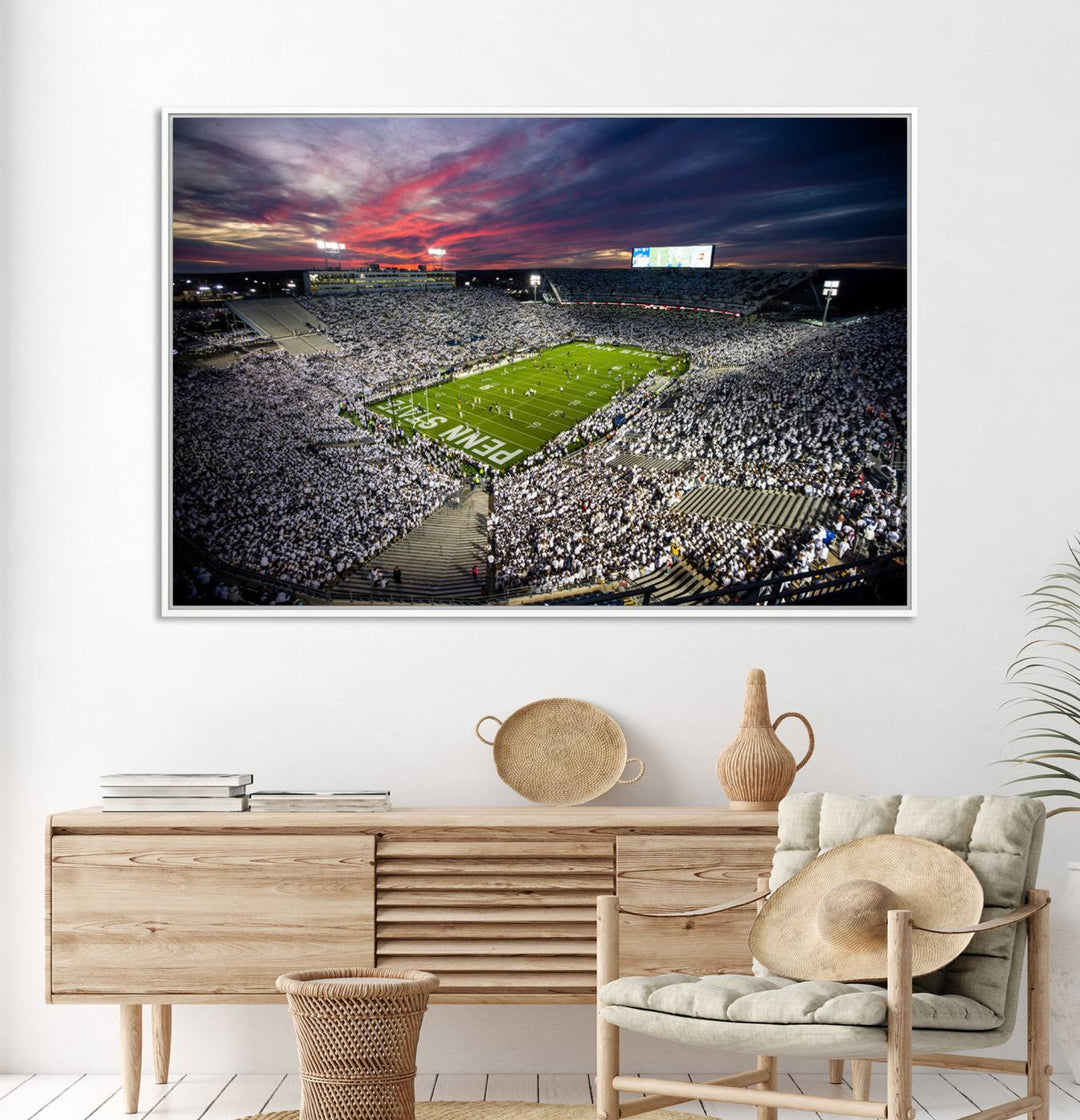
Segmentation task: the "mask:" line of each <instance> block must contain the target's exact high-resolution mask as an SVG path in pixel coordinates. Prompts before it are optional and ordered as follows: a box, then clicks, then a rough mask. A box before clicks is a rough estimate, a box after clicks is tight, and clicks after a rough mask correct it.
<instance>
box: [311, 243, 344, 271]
mask: <svg viewBox="0 0 1080 1120" xmlns="http://www.w3.org/2000/svg"><path fill="white" fill-rule="evenodd" d="M315 248H316V249H319V250H321V252H322V255H323V265H324V266H325V267H326V268H329V267H330V261H331V259H334V260H336V261H337V263H338V268H340V267H341V254H342V253H344V252H345V243H344V242H343V241H323V239H322V238H321V237H320V238H318V239H317V240H316V242H315Z"/></svg>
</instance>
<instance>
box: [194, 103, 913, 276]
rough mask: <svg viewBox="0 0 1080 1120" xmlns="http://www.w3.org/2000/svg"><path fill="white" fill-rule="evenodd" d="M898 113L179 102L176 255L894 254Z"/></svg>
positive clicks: (532, 261)
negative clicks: (205, 112)
mask: <svg viewBox="0 0 1080 1120" xmlns="http://www.w3.org/2000/svg"><path fill="white" fill-rule="evenodd" d="M906 221H907V146H906V122H905V121H903V120H901V119H897V118H891V119H890V118H865V117H864V118H833V119H825V118H775V117H758V118H753V117H742V118H736V117H728V118H647V117H644V118H643V117H634V118H565V117H564V118H558V117H535V118H528V117H516V118H507V117H487V118H485V117H472V118H470V117H398V118H394V117H181V118H176V119H175V120H174V124H173V247H174V249H173V251H174V264H175V267H177V268H186V269H191V270H194V269H199V270H205V271H210V270H228V269H247V268H250V269H282V268H309V267H317V266H318V265H320V264H321V263H322V259H323V258H322V254H321V253H320V251H319V250H318V249H316V247H315V244H314V242H315V239H316V238H323V239H329V240H335V241H343V242H344V243H345V244H346V246H347V250H346V253H345V256H344V260H345V262H346V263H361V264H367V263H370V262H372V261H378V262H380V263H382V264H385V265H410V266H411V265H416V264H418V263H421V262H424V261H428V260H430V258H429V257H428V256H427V250H428V248H429V247H431V246H438V247H441V248H444V249H446V250H447V254H446V257H445V258H444V263H445V266H446V267H448V268H475V269H479V268H512V267H520V268H525V267H540V266H555V265H563V266H578V267H628V266H629V263H630V250H631V248H632V247H633V246H634V245H691V244H708V243H713V244H715V245H716V257H715V263H717V264H740V265H796V264H797V265H832V266H839V265H903V264H905V263H906V259H907V238H906Z"/></svg>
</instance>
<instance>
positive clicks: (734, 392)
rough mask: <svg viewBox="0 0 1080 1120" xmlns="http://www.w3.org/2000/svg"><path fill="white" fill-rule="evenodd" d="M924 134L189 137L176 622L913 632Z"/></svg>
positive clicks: (436, 127)
mask: <svg viewBox="0 0 1080 1120" xmlns="http://www.w3.org/2000/svg"><path fill="white" fill-rule="evenodd" d="M913 123H914V122H913V118H912V114H911V113H910V112H908V111H896V110H860V111H844V112H791V113H783V114H781V113H777V112H775V111H771V112H769V113H756V112H748V111H740V112H739V113H732V114H723V113H699V114H683V115H671V116H669V115H643V114H641V113H638V114H635V115H626V114H611V113H607V114H600V113H574V114H565V115H557V116H556V115H549V114H542V113H533V112H521V111H517V112H514V113H507V114H505V115H491V114H484V115H481V114H468V113H458V114H452V115H451V114H426V115H375V114H365V113H356V112H350V113H347V112H339V111H334V112H325V113H319V114H287V115H286V114H281V113H258V112H254V113H253V112H247V111H245V112H242V113H241V112H237V113H230V112H212V113H208V112H206V111H198V112H185V111H179V110H174V111H167V112H165V113H164V114H163V130H164V135H163V152H164V153H165V154H164V159H163V185H164V195H165V197H164V202H163V214H164V228H163V253H162V257H163V273H164V277H163V299H162V302H163V314H164V322H163V330H162V338H163V367H164V369H163V377H164V390H163V394H162V399H163V426H164V436H163V440H162V444H163V459H164V462H163V510H164V516H163V531H164V542H163V549H162V556H163V563H162V583H163V587H162V599H163V613H164V614H165V615H167V616H187V615H211V614H212V615H218V614H240V615H242V614H252V613H266V612H274V613H281V612H282V611H290V610H291V611H294V612H295V611H296V610H298V609H299V610H300V613H302V614H309V613H311V612H312V611H317V612H320V613H327V614H340V615H349V614H356V613H370V612H388V611H389V612H397V613H405V612H414V611H416V610H417V609H425V608H426V609H427V610H429V611H430V610H436V611H442V612H448V613H454V612H456V613H462V612H467V613H488V614H494V615H498V614H501V613H503V612H505V611H507V610H512V609H524V610H528V611H531V612H532V613H533V614H536V613H544V612H547V613H556V614H558V613H567V614H568V613H582V612H584V613H593V614H596V613H598V612H600V613H603V612H605V611H606V613H607V615H608V616H616V617H621V616H625V615H630V614H640V613H642V612H644V613H646V614H661V613H665V612H666V613H674V614H686V613H707V614H725V615H730V614H732V613H735V614H745V613H747V612H749V611H754V612H755V613H756V614H758V615H760V613H762V612H763V613H764V614H766V615H773V614H775V615H785V614H799V615H822V614H864V615H875V616H882V615H896V616H904V615H910V614H912V613H913V611H914V594H913V587H914V579H913V565H912V550H911V538H912V533H913V527H914V521H913V510H912V467H913V457H912V454H911V450H910V449H911V448H912V433H911V419H912V408H911V402H912V377H911V369H912V344H911V340H912V328H911V323H910V310H911V308H910V302H911V301H910V298H909V294H910V291H911V282H910V281H911V275H912V264H913V260H912V258H913V243H912V228H913V223H912V210H913V201H912V193H911V182H912V153H913V135H912V133H913Z"/></svg>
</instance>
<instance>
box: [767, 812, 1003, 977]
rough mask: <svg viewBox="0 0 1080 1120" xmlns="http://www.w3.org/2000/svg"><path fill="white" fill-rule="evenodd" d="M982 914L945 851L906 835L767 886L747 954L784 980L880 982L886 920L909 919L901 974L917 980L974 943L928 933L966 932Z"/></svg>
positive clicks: (840, 853) (853, 846)
mask: <svg viewBox="0 0 1080 1120" xmlns="http://www.w3.org/2000/svg"><path fill="white" fill-rule="evenodd" d="M982 907H983V889H982V884H981V883H980V882H979V879H978V877H977V876H976V874H975V872H974V871H973V870H972V869H971V868H970V867H969V866H968V864H967V863H966V862H965V861H964V860H963V859H961V858H960V856H958V855H957V854H956V853H955V852H952V851H950V850H949V849H948V848H943V847H942V846H941V845H940V844H934V843H931V842H930V841H929V840H921V839H918V838H916V837H914V836H895V835H892V834H891V833H889V834H885V835H882V836H867V837H864V838H863V839H862V840H853V841H852V842H851V843H850V844H841V845H840V846H839V847H837V848H832V849H831V850H829V851H827V852H824V853H823V854H822V855H820V856H818V857H817V858H816V859H815V860H814V861H813V862H812V863H810V864H808V865H807V866H806V867H805V868H803V870H802V871H800V872H798V874H796V875H793V876H792V877H791V878H790V879H788V880H787V882H786V883H783V884H782V885H781V886H779V887H777V889H776V890H775V891H773V893H772V895H771V896H770V898H769V900H768V902H766V903H765V906H764V908H763V909H762V911H761V913H760V914H759V915H758V917H757V921H755V922H754V926H753V929H752V930H751V931H750V951H751V952H752V953H753V955H754V958H755V959H756V960H758V961H760V962H761V963H762V964H763V965H765V966H766V967H767V968H768V969H770V970H771V971H772V972H775V973H777V974H778V975H780V976H786V977H789V978H790V979H792V980H846V981H854V980H881V979H884V977H885V975H886V971H887V970H886V926H887V923H888V912H889V911H890V910H910V911H911V917H912V925H913V926H914V927H915V928H914V930H913V933H912V939H911V941H912V944H911V961H912V970H911V971H912V975H913V976H923V975H925V974H926V973H928V972H934V971H936V970H937V969H939V968H943V967H944V966H945V965H947V964H948V963H949V961H951V960H953V959H954V958H955V957H958V956H959V955H960V954H961V953H962V952H963V951H964V949H966V948H967V945H968V943H969V942H970V941H971V939H972V937H973V936H974V934H971V933H964V934H949V935H945V936H943V935H941V934H938V933H933V932H930V931H932V930H940V929H956V928H957V927H961V926H968V925H973V924H974V923H976V922H978V921H979V920H980V918H981V917H982ZM919 927H922V928H919Z"/></svg>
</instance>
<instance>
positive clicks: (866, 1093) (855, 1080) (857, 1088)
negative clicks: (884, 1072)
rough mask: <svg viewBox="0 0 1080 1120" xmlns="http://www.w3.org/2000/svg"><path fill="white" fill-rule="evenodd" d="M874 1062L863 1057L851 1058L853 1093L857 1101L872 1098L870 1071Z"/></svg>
mask: <svg viewBox="0 0 1080 1120" xmlns="http://www.w3.org/2000/svg"><path fill="white" fill-rule="evenodd" d="M873 1066H874V1063H873V1062H871V1061H869V1060H868V1059H867V1060H864V1059H862V1058H852V1060H851V1093H852V1096H854V1098H855V1099H856V1100H857V1101H868V1100H869V1099H870V1071H871V1069H873Z"/></svg>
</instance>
